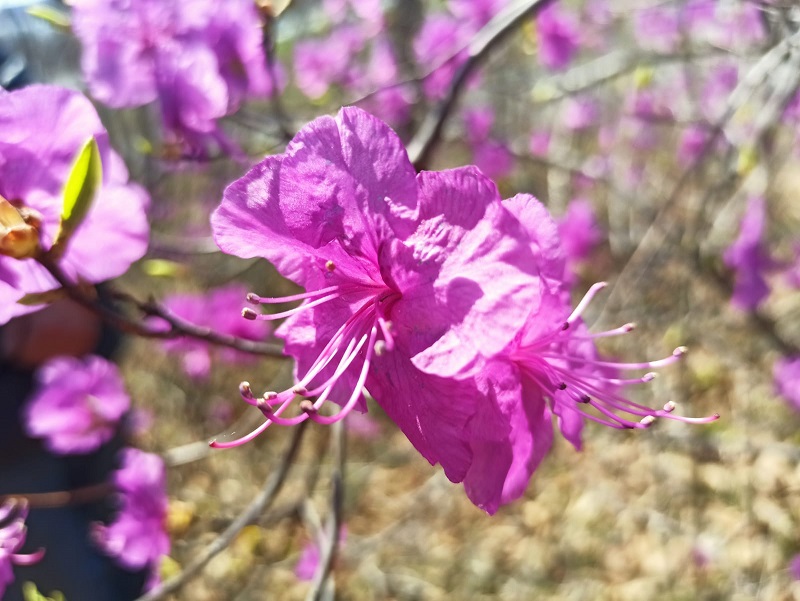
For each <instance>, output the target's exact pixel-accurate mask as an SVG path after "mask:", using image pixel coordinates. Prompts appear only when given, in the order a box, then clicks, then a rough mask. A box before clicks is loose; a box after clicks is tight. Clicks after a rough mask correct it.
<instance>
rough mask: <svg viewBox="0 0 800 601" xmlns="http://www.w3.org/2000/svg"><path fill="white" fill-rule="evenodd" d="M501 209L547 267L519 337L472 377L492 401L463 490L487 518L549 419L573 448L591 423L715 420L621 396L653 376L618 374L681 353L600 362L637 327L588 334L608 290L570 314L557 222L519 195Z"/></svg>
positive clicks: (541, 439)
mask: <svg viewBox="0 0 800 601" xmlns="http://www.w3.org/2000/svg"><path fill="white" fill-rule="evenodd" d="M505 202H506V206H508V207H509V209H511V210H512V212H514V214H515V215H517V217H518V218H519V219H520V221H521V222H522V223H523V224H525V225H526V226H527V228H528V231H529V233H530V236H531V239H532V240H533V245H534V252H535V254H536V256H537V262H538V263H539V264H540V265H541V266H542V275H543V280H542V281H543V286H542V288H541V291H540V297H539V301H538V302H535V303H534V306H533V308H532V310H531V312H530V314H529V317H528V320H527V322H526V323H525V324H524V326H523V327H522V328H521V329H520V330H519V332H518V333H517V336H516V337H515V338H514V339H513V340H512V341H511V343H510V344H509V345H508V346H507V347H506V349H504V351H503V352H502V353H499V354H498V355H495V357H494V358H493V359H492V360H490V361H489V362H488V364H487V365H486V368H485V369H484V370H482V371H481V372H480V374H479V375H478V376H477V377H476V378H475V382H476V386H477V387H478V389H479V390H480V391H481V392H482V393H483V395H484V398H488V399H492V400H493V402H484V403H482V405H481V415H480V418H479V420H480V433H473V436H472V437H471V439H470V443H471V450H472V455H473V459H472V463H471V465H470V469H469V471H468V473H467V474H466V476H465V478H464V487H465V490H466V492H467V495H468V496H469V498H470V499H471V500H472V502H473V503H475V504H476V505H477V506H479V507H481V508H482V509H484V510H485V511H487V512H489V513H494V511H496V510H497V508H498V507H499V505H501V504H503V503H508V502H509V501H512V500H514V499H516V498H518V497H519V496H520V495H522V493H523V492H524V491H525V488H526V487H527V485H528V481H529V480H530V478H531V475H532V474H533V472H534V471H535V470H536V468H537V467H538V465H539V463H540V462H541V460H542V459H543V458H544V456H545V455H546V454H547V451H548V450H549V448H550V445H551V444H552V439H553V433H552V423H551V416H556V418H557V422H558V427H559V429H560V430H561V433H562V434H563V435H564V437H565V438H566V439H567V440H569V441H570V442H571V443H572V444H573V445H574V446H575V447H576V448H577V449H580V448H581V432H582V428H583V423H584V420H586V419H591V420H593V421H596V422H599V423H601V424H604V425H607V426H610V427H612V428H646V427H648V426H649V425H650V424H651V423H653V421H654V420H655V419H656V418H658V417H670V418H673V419H678V420H681V421H686V422H694V423H705V422H708V421H713V420H714V419H717V417H718V416H716V415H715V416H711V417H707V418H699V419H693V418H684V417H676V416H674V415H672V411H673V410H674V408H675V405H674V403H667V404H666V405H665V406H664V408H663V409H658V410H656V409H651V408H649V407H646V406H643V405H639V404H637V403H634V402H633V401H630V400H628V399H627V398H626V397H625V396H624V395H623V394H622V392H621V390H622V389H623V388H624V387H625V386H628V385H634V384H639V383H643V382H648V381H650V380H652V378H653V377H654V375H653V374H652V373H647V374H645V375H644V376H641V377H634V378H631V379H627V378H624V377H622V376H621V375H620V373H621V372H622V371H625V370H645V369H648V370H651V369H657V368H660V367H664V366H666V365H669V364H671V363H674V362H675V361H677V360H678V358H679V357H680V356H681V355H682V354H683V353H684V352H685V349H683V348H679V349H676V350H675V352H674V353H673V354H672V355H671V356H669V357H667V358H666V359H661V360H658V361H646V362H642V363H622V362H618V361H609V360H606V359H603V358H602V357H601V356H600V355H599V353H598V351H597V349H596V348H595V345H594V340H595V339H598V338H602V337H606V336H616V335H621V334H625V333H627V332H630V331H631V330H632V329H633V325H632V324H626V325H623V326H621V327H620V328H616V329H613V330H609V331H606V332H599V333H596V334H591V333H589V332H588V330H587V328H586V326H585V325H584V324H583V322H582V320H581V314H582V313H583V311H584V310H585V308H586V307H587V305H588V304H589V302H590V301H591V299H592V297H593V296H594V295H595V294H596V293H597V291H598V290H600V289H601V288H602V286H604V284H595V285H594V286H593V287H592V288H591V289H590V290H589V292H588V293H587V295H586V296H585V297H584V299H583V300H582V301H581V302H580V303H578V305H577V307H575V309H571V308H570V306H569V301H568V296H567V294H566V293H565V291H564V289H563V283H562V282H561V276H560V274H561V273H563V270H564V256H563V252H562V250H561V247H560V241H559V240H558V234H557V229H556V225H555V223H554V222H553V221H552V219H551V218H550V216H549V215H548V214H547V211H546V209H544V207H542V205H541V204H539V203H538V202H537V201H536V200H535V199H533V198H532V197H530V196H527V195H517V196H515V197H514V198H512V199H510V200H508V201H505Z"/></svg>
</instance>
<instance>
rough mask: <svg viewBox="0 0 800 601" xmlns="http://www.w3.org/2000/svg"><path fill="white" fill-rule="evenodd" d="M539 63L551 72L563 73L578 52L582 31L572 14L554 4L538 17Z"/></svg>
mask: <svg viewBox="0 0 800 601" xmlns="http://www.w3.org/2000/svg"><path fill="white" fill-rule="evenodd" d="M536 33H537V40H538V43H539V54H538V56H539V63H540V64H541V65H542V66H543V67H544V68H546V69H550V70H551V71H563V70H564V69H566V68H567V67H568V66H569V64H570V63H571V62H572V59H573V58H574V57H575V54H576V53H577V52H578V44H579V41H580V38H579V35H580V30H579V28H578V20H577V19H576V18H575V15H573V14H572V13H571V12H568V11H566V10H564V9H563V8H562V7H561V6H560V5H559V4H556V3H553V4H550V5H548V6H547V7H546V8H544V9H543V10H542V11H541V12H540V13H539V15H538V16H537V17H536Z"/></svg>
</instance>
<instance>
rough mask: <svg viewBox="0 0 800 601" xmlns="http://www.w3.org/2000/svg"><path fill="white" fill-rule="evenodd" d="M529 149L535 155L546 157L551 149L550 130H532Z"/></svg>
mask: <svg viewBox="0 0 800 601" xmlns="http://www.w3.org/2000/svg"><path fill="white" fill-rule="evenodd" d="M528 150H529V151H530V153H531V154H532V155H533V156H537V157H546V156H547V153H548V151H549V150H550V132H547V131H533V132H531V137H530V140H529V141H528Z"/></svg>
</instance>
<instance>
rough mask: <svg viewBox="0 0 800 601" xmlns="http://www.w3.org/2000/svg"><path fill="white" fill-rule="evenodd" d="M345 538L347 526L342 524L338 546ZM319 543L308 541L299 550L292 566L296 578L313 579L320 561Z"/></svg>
mask: <svg viewBox="0 0 800 601" xmlns="http://www.w3.org/2000/svg"><path fill="white" fill-rule="evenodd" d="M346 540H347V527H346V526H342V527H341V529H340V530H339V542H338V544H339V546H341V545H343V544H344V543H345V541H346ZM320 559H321V557H320V551H319V545H318V544H317V543H316V542H315V541H308V542H307V543H306V544H305V546H304V547H303V549H302V551H300V557H299V558H298V559H297V563H296V564H295V566H294V575H295V576H297V579H298V580H303V581H309V580H313V579H314V574H316V573H317V568H319V562H320Z"/></svg>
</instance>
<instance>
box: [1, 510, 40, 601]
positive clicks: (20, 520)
mask: <svg viewBox="0 0 800 601" xmlns="http://www.w3.org/2000/svg"><path fill="white" fill-rule="evenodd" d="M27 517H28V506H27V504H25V503H22V502H19V501H15V500H13V499H12V500H10V501H4V502H3V503H2V504H0V599H2V597H3V595H4V594H5V591H6V587H8V585H9V584H11V583H12V582H14V572H13V567H14V566H29V565H31V564H34V563H36V562H37V561H39V560H40V559H41V558H42V556H43V555H44V550H43V549H40V550H38V551H36V552H35V553H30V554H27V553H20V552H19V551H20V549H22V546H23V545H24V544H25V535H26V528H25V518H27Z"/></svg>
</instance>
